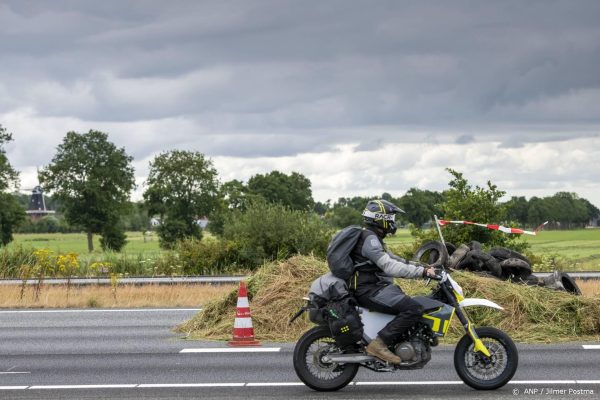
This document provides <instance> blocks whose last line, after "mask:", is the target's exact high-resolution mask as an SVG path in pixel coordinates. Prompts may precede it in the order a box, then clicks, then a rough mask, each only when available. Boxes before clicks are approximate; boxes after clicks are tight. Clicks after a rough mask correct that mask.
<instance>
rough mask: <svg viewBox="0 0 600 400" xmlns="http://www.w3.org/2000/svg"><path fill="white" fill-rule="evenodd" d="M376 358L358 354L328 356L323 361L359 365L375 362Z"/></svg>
mask: <svg viewBox="0 0 600 400" xmlns="http://www.w3.org/2000/svg"><path fill="white" fill-rule="evenodd" d="M375 360H376V358H375V357H373V356H367V355H365V354H362V353H356V354H328V355H326V356H325V357H323V361H325V362H334V363H346V364H359V363H365V362H370V361H375Z"/></svg>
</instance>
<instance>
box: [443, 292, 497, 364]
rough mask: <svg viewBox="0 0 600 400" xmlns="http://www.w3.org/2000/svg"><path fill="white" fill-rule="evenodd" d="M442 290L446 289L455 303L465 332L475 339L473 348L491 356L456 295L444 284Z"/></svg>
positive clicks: (456, 311) (447, 294) (454, 305)
mask: <svg viewBox="0 0 600 400" xmlns="http://www.w3.org/2000/svg"><path fill="white" fill-rule="evenodd" d="M442 291H444V294H445V295H446V297H447V298H448V299H449V300H450V301H451V302H452V303H453V304H451V305H452V306H453V307H454V309H455V311H454V312H455V314H456V316H457V317H458V320H459V321H460V323H461V324H462V326H463V328H465V332H466V333H467V334H468V335H469V336H471V339H472V340H473V348H474V349H475V351H478V352H480V353H481V354H483V355H485V356H486V357H491V354H490V352H489V350H488V349H487V347H485V345H484V344H483V342H482V341H481V339H479V336H477V332H475V329H473V325H472V324H471V321H469V319H468V318H467V316H466V315H465V313H464V312H463V310H462V309H461V308H460V305H459V304H458V302H457V301H456V296H454V295H453V294H452V293H450V292H449V291H448V289H447V288H446V287H445V286H444V285H442Z"/></svg>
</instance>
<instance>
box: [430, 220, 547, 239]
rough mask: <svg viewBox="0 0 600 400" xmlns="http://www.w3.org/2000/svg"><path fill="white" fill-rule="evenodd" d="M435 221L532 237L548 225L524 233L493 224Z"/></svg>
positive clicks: (441, 223) (523, 231)
mask: <svg viewBox="0 0 600 400" xmlns="http://www.w3.org/2000/svg"><path fill="white" fill-rule="evenodd" d="M437 221H438V223H439V224H440V226H444V225H448V224H459V225H477V226H481V227H483V228H488V229H492V230H495V231H500V232H504V233H516V234H521V233H524V234H526V235H534V236H535V235H537V233H538V232H539V231H541V230H542V228H543V227H544V226H545V225H546V224H547V223H548V221H546V222H544V223H543V224H541V225H540V226H538V227H537V228H536V229H535V230H534V231H526V230H524V229H519V228H509V227H507V226H502V225H495V224H480V223H477V222H471V221H448V220H445V219H438V220H437Z"/></svg>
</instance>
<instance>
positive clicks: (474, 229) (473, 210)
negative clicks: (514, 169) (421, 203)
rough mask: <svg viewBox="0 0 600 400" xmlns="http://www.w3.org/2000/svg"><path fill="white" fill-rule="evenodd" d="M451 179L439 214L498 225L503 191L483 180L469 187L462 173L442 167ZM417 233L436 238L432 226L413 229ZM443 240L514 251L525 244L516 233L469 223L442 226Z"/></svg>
mask: <svg viewBox="0 0 600 400" xmlns="http://www.w3.org/2000/svg"><path fill="white" fill-rule="evenodd" d="M446 170H447V171H448V172H449V173H450V174H451V175H452V176H453V179H452V180H451V181H450V182H449V183H448V185H449V186H450V189H448V190H446V191H445V192H444V193H443V195H444V201H443V202H442V204H441V211H442V215H443V217H444V218H445V219H448V220H458V221H473V222H483V223H492V224H493V223H496V224H499V223H501V222H502V221H505V220H506V205H505V204H502V203H500V201H499V200H500V198H501V197H502V196H504V191H502V190H499V189H498V187H497V186H496V185H494V184H492V183H491V182H490V181H488V182H487V185H486V187H480V186H475V187H472V186H471V185H470V184H469V182H468V181H467V180H466V179H465V178H464V176H463V174H462V173H460V172H457V171H455V170H453V169H451V168H447V169H446ZM414 233H415V234H416V235H417V236H419V237H421V238H426V239H436V240H439V239H438V238H437V232H436V230H435V228H434V229H433V230H430V231H428V232H423V231H418V230H417V231H415V232H414ZM443 234H444V239H445V240H447V241H449V242H452V243H454V244H456V245H458V244H463V243H468V242H470V241H472V240H476V241H478V242H481V243H483V244H485V245H486V246H490V247H491V246H503V247H510V248H513V249H515V250H518V251H520V250H524V249H525V248H526V247H527V243H525V242H519V241H518V239H519V236H518V235H509V234H505V233H502V232H499V231H495V230H490V229H486V228H482V227H478V226H473V225H448V226H446V227H444V229H443Z"/></svg>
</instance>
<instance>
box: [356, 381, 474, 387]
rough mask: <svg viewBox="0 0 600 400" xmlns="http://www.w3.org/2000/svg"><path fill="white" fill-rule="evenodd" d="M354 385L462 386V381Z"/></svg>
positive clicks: (365, 383)
mask: <svg viewBox="0 0 600 400" xmlns="http://www.w3.org/2000/svg"><path fill="white" fill-rule="evenodd" d="M355 384H356V385H361V386H362V385H365V386H366V385H369V386H374V385H382V386H383V385H462V384H463V381H416V382H356V383H355Z"/></svg>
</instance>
